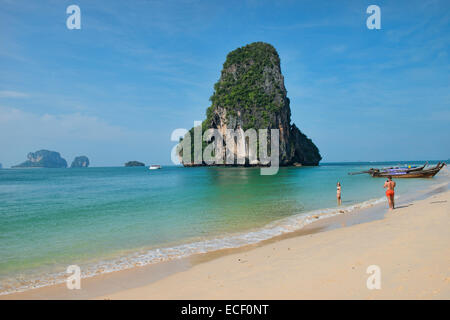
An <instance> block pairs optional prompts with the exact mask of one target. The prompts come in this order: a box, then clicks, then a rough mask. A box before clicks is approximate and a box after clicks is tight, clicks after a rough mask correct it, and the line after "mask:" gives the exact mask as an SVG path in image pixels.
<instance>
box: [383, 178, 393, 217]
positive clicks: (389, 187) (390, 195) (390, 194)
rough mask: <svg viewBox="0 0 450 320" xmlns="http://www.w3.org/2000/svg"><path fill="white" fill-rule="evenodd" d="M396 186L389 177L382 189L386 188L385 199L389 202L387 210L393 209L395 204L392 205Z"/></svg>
mask: <svg viewBox="0 0 450 320" xmlns="http://www.w3.org/2000/svg"><path fill="white" fill-rule="evenodd" d="M395 186H396V184H395V182H394V181H392V177H391V176H389V177H388V179H387V181H386V182H385V183H384V186H383V188H387V190H386V197H387V198H388V201H389V210H393V209H395V203H394V188H395Z"/></svg>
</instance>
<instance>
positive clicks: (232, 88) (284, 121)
mask: <svg viewBox="0 0 450 320" xmlns="http://www.w3.org/2000/svg"><path fill="white" fill-rule="evenodd" d="M214 89H215V92H214V94H213V95H212V97H211V99H210V100H211V102H212V104H211V106H210V107H209V108H208V109H207V114H206V115H207V118H206V120H205V121H204V122H203V124H202V128H203V131H204V130H205V129H208V128H216V129H218V130H219V132H220V134H221V135H222V136H223V137H224V138H225V136H226V132H227V129H233V130H236V129H242V130H244V131H245V130H247V129H250V128H254V129H256V130H258V129H279V146H280V148H279V155H280V165H285V166H286V165H293V164H302V165H318V163H319V161H320V160H321V159H322V157H321V156H320V153H319V150H318V149H317V147H316V146H315V145H314V143H313V142H312V141H311V139H308V138H307V137H306V135H304V134H303V133H302V132H301V131H300V130H299V129H298V128H297V126H295V124H292V125H291V109H290V101H289V98H288V97H287V91H286V88H285V86H284V77H283V75H282V73H281V68H280V58H279V56H278V53H277V51H276V50H275V48H274V47H273V46H272V45H270V44H267V43H263V42H255V43H252V44H249V45H247V46H245V47H242V48H238V49H236V50H234V51H232V52H230V53H229V54H228V56H227V59H226V61H225V63H224V65H223V70H222V73H221V76H220V79H219V81H218V82H217V83H216V84H215V86H214ZM192 132H193V130H191V132H190V133H192ZM269 132H270V130H269ZM269 141H270V138H269ZM269 144H270V143H269ZM268 148H269V150H270V146H269V147H268ZM224 150H225V148H224V149H223V151H222V152H225V151H224ZM235 153H236V154H237V155H238V156H239V153H243V154H242V155H243V156H246V157H247V158H248V150H236V151H235ZM183 164H184V165H191V164H190V163H183ZM246 164H249V163H248V159H247V160H246Z"/></svg>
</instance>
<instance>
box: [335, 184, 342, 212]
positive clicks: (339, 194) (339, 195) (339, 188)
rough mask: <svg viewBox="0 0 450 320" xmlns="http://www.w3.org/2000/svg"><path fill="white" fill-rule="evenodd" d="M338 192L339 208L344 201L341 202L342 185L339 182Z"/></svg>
mask: <svg viewBox="0 0 450 320" xmlns="http://www.w3.org/2000/svg"><path fill="white" fill-rule="evenodd" d="M336 186H337V188H336V189H337V191H336V198H337V203H338V206H340V205H341V203H342V200H341V183H340V182H338V183H337V185H336Z"/></svg>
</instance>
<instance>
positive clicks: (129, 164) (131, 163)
mask: <svg viewBox="0 0 450 320" xmlns="http://www.w3.org/2000/svg"><path fill="white" fill-rule="evenodd" d="M125 167H145V163H142V162H139V161H128V162H127V163H125Z"/></svg>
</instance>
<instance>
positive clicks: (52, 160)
mask: <svg viewBox="0 0 450 320" xmlns="http://www.w3.org/2000/svg"><path fill="white" fill-rule="evenodd" d="M27 158H28V160H27V161H25V162H23V163H21V164H19V165H16V166H13V168H67V161H66V160H64V159H63V158H61V155H60V154H59V153H58V152H55V151H48V150H39V151H36V152H30V153H29V154H28V155H27Z"/></svg>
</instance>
